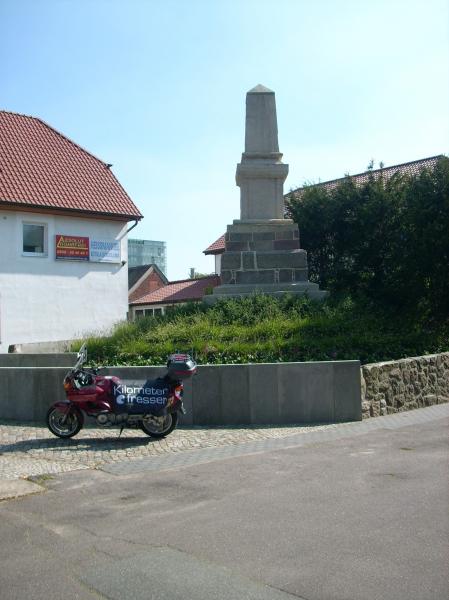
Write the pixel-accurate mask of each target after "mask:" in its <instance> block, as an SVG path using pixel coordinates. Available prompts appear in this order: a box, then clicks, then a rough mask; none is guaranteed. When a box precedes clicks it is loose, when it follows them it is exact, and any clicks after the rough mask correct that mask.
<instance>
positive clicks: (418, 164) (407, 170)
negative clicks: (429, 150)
mask: <svg viewBox="0 0 449 600" xmlns="http://www.w3.org/2000/svg"><path fill="white" fill-rule="evenodd" d="M442 156H443V155H442V154H439V155H438V156H431V157H430V158H422V159H420V160H413V161H412V162H408V163H403V164H401V165H393V166H392V167H384V168H383V169H374V170H372V171H364V172H363V173H358V174H357V175H350V177H351V179H352V180H353V182H354V183H355V185H363V184H364V183H366V182H367V181H368V178H369V176H370V175H373V176H374V178H375V179H377V178H378V177H380V175H382V176H383V177H385V178H386V179H390V177H393V175H394V174H395V173H401V174H402V175H417V174H418V173H419V172H420V171H422V170H423V169H433V168H434V167H435V165H436V163H437V162H438V160H439V159H440V158H442ZM344 180H345V177H340V178H339V179H332V180H330V181H323V182H320V183H315V184H312V186H311V187H314V186H316V187H323V188H325V189H326V190H331V189H334V188H336V187H337V186H338V185H339V184H340V183H341V182H342V181H344ZM306 187H309V186H304V187H300V188H297V189H296V190H293V191H291V192H289V193H288V194H285V195H284V197H285V198H288V197H289V196H291V195H294V196H301V194H302V192H303V191H304V189H305V188H306ZM224 251H225V236H224V234H223V235H222V236H221V237H219V238H218V240H216V241H215V242H214V243H213V244H211V245H210V246H209V248H206V250H203V252H204V254H222V253H223V252H224Z"/></svg>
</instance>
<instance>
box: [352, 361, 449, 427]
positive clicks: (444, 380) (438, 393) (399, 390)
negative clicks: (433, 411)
mask: <svg viewBox="0 0 449 600" xmlns="http://www.w3.org/2000/svg"><path fill="white" fill-rule="evenodd" d="M442 402H449V352H444V353H442V354H432V355H428V356H419V357H414V358H405V359H403V360H398V361H392V362H383V363H374V364H370V365H364V366H363V367H362V411H363V418H366V417H377V416H379V415H386V414H391V413H395V412H401V411H404V410H412V409H414V408H420V407H423V406H430V405H432V404H441V403H442Z"/></svg>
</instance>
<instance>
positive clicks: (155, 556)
mask: <svg viewBox="0 0 449 600" xmlns="http://www.w3.org/2000/svg"><path fill="white" fill-rule="evenodd" d="M448 424H449V406H448V405H442V406H437V407H430V408H426V409H420V410H417V411H412V412H410V413H403V414H401V415H394V416H390V417H380V418H378V419H371V420H369V421H367V422H363V423H356V424H348V425H343V426H339V427H336V428H332V429H330V430H328V431H324V430H322V431H315V432H310V433H309V434H307V435H301V434H300V435H293V436H292V435H290V436H286V437H283V438H271V439H263V440H260V439H259V440H252V441H249V442H248V441H247V442H246V443H241V444H237V445H235V444H234V445H231V446H227V447H223V448H216V447H215V448H212V447H210V448H204V449H188V450H186V451H184V452H181V453H178V454H177V456H178V458H177V459H176V460H175V459H174V458H173V454H169V453H167V454H165V455H164V456H159V457H140V458H135V459H134V460H131V461H128V462H127V465H128V467H129V466H130V465H132V469H130V470H128V472H127V474H125V471H124V470H123V469H124V465H123V463H119V462H117V463H113V462H112V463H111V462H110V463H105V464H103V465H100V469H96V470H77V471H72V472H69V473H64V474H61V475H58V476H56V477H55V478H54V479H51V480H48V481H47V482H46V484H47V485H48V491H47V492H46V493H44V494H39V495H35V496H29V497H26V498H22V499H19V500H15V501H9V502H4V503H1V504H0V539H1V540H2V544H1V545H0V565H1V569H0V590H1V597H2V600H12V599H22V598H28V597H30V598H31V597H32V598H33V599H36V600H40V599H41V598H42V599H44V598H45V599H49V600H51V599H60V598H65V599H67V600H71V599H75V598H77V599H81V600H84V599H86V600H87V599H93V598H97V599H98V598H109V599H112V600H121V599H125V598H126V599H127V600H128V599H133V598H135V599H146V600H147V599H155V600H177V599H178V598H179V599H181V598H182V599H183V600H186V599H187V600H203V599H204V600H206V599H207V600H210V599H212V598H218V599H220V600H221V599H223V600H237V599H238V600H244V599H247V600H265V599H266V600H278V599H279V600H288V599H289V598H292V599H294V598H300V599H301V598H302V599H306V600H352V599H354V600H365V599H366V600H384V599H385V600H387V599H388V600H390V599H393V598H394V599H397V600H411V599H416V600H443V599H444V600H446V599H447V597H449V585H448V579H447V566H448V559H449V546H448V535H449V512H448V507H449V492H448V479H447V475H448V468H447V467H448V436H447V433H448V429H447V428H448ZM186 457H188V458H186ZM155 465H156V466H155Z"/></svg>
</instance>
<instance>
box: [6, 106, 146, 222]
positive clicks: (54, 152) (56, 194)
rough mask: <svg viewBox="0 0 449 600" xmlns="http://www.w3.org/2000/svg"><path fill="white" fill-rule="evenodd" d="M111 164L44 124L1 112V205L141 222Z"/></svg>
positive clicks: (15, 114)
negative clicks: (72, 212) (73, 212)
mask: <svg viewBox="0 0 449 600" xmlns="http://www.w3.org/2000/svg"><path fill="white" fill-rule="evenodd" d="M109 166H110V165H107V164H106V163H104V162H102V161H101V160H99V159H98V158H96V157H95V156H93V155H92V154H89V152H87V151H86V150H84V149H83V148H81V147H80V146H78V145H77V144H75V143H74V142H72V141H71V140H69V139H68V138H66V137H65V136H63V135H62V134H60V133H59V132H57V131H56V130H55V129H53V128H52V127H50V126H49V125H47V124H46V123H44V121H41V120H40V119H37V118H35V117H29V116H26V115H20V114H17V113H11V112H6V111H0V206H2V205H6V204H7V205H10V206H17V207H19V206H23V207H28V208H29V207H35V208H43V209H57V210H68V211H78V212H83V213H89V214H92V213H96V214H98V215H105V216H113V217H122V218H124V219H127V220H131V219H141V218H142V215H141V213H140V211H139V210H138V208H137V207H136V206H135V205H134V203H133V202H132V200H131V199H130V197H129V196H128V194H127V193H126V192H125V190H124V189H123V188H122V186H121V185H120V183H119V182H118V181H117V179H116V178H115V176H114V175H113V173H112V171H111V170H110V169H109Z"/></svg>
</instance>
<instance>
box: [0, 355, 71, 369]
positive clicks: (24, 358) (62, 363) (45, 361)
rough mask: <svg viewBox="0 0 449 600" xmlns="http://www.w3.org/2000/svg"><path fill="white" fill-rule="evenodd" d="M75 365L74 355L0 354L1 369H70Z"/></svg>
mask: <svg viewBox="0 0 449 600" xmlns="http://www.w3.org/2000/svg"><path fill="white" fill-rule="evenodd" d="M75 363H76V353H75V352H68V353H67V354H61V353H54V354H0V368H2V367H67V368H69V367H72V366H73V365H74V364H75Z"/></svg>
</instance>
